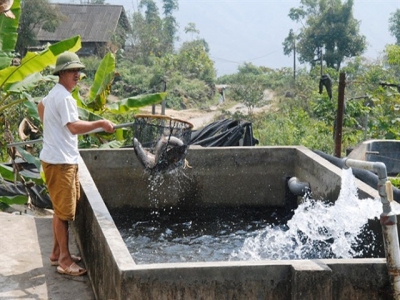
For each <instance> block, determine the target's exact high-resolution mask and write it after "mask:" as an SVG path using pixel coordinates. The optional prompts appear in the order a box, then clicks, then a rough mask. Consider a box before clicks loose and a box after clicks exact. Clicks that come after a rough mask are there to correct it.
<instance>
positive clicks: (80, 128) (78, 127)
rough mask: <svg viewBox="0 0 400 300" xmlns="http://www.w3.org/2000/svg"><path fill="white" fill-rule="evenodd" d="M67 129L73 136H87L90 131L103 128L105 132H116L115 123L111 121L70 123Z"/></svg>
mask: <svg viewBox="0 0 400 300" xmlns="http://www.w3.org/2000/svg"><path fill="white" fill-rule="evenodd" d="M67 127H68V129H69V131H70V132H71V133H72V134H85V133H87V132H89V131H92V130H95V129H98V128H103V130H104V131H105V132H114V131H115V128H114V123H113V122H111V121H109V120H98V121H83V120H78V121H76V122H72V123H68V124H67Z"/></svg>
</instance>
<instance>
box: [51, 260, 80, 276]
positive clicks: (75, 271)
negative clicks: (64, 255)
mask: <svg viewBox="0 0 400 300" xmlns="http://www.w3.org/2000/svg"><path fill="white" fill-rule="evenodd" d="M57 272H58V273H60V274H66V275H71V276H81V275H83V274H85V273H86V269H84V268H81V267H80V266H78V265H77V264H76V263H72V264H71V265H70V266H69V267H67V268H65V269H63V268H62V267H61V266H58V267H57Z"/></svg>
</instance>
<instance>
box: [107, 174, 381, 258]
mask: <svg viewBox="0 0 400 300" xmlns="http://www.w3.org/2000/svg"><path fill="white" fill-rule="evenodd" d="M342 172H343V173H342V186H341V190H340V195H339V198H338V199H337V201H336V202H335V203H334V204H332V203H327V202H325V201H316V200H313V199H304V201H303V203H302V204H300V205H299V206H298V208H297V209H296V210H295V211H294V214H293V216H292V217H291V219H290V220H288V218H289V217H290V216H291V215H292V214H290V215H287V216H283V215H282V214H281V213H280V212H279V211H276V210H274V209H267V208H266V209H265V210H260V209H254V210H251V209H249V208H247V209H242V208H237V210H235V211H229V212H227V211H226V208H225V209H224V208H221V209H220V210H218V209H217V208H213V209H212V210H211V211H207V210H205V209H202V211H201V212H199V211H196V210H194V211H190V210H189V211H185V212H184V213H182V212H181V211H179V208H177V209H175V208H172V207H171V208H169V209H164V208H163V209H161V208H160V209H156V210H154V211H153V212H152V213H150V214H149V213H148V211H144V212H138V210H137V209H135V210H134V211H133V212H128V211H125V210H124V212H123V213H122V214H121V212H118V211H115V214H113V213H112V215H113V219H114V220H115V222H116V224H117V226H118V228H119V230H120V233H121V236H122V237H123V239H124V241H125V243H126V245H127V247H128V249H129V251H130V253H131V255H132V257H133V258H134V260H135V262H136V263H138V264H143V263H165V262H169V263H171V262H196V261H227V260H231V261H237V260H241V261H243V260H268V259H272V260H284V259H314V258H353V257H377V256H376V255H380V254H377V253H376V251H375V250H376V249H374V247H375V248H379V246H382V241H377V240H376V235H375V233H374V232H373V230H372V229H369V227H368V220H370V219H375V218H379V216H380V214H381V212H382V203H381V201H380V199H364V200H359V199H358V195H357V187H356V183H355V180H354V176H353V174H352V171H351V169H348V170H343V171H342ZM178 182H179V180H178ZM162 184H165V182H164V179H163V177H153V178H149V188H150V192H149V199H150V200H151V201H152V202H153V204H154V205H155V206H158V204H159V203H162V202H161V201H163V200H162V199H163V198H164V197H167V196H168V195H160V193H159V187H160V186H161V185H162ZM180 184H181V183H178V184H177V186H176V188H177V189H179V188H180ZM174 191H175V189H174ZM176 191H177V190H176ZM371 253H372V256H370V255H371Z"/></svg>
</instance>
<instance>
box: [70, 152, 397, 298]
mask: <svg viewBox="0 0 400 300" xmlns="http://www.w3.org/2000/svg"><path fill="white" fill-rule="evenodd" d="M81 155H82V158H83V161H82V162H80V165H79V175H80V178H81V187H82V199H81V201H80V204H79V206H78V214H77V218H76V221H75V223H74V225H75V226H74V229H75V232H76V236H77V239H78V244H79V246H80V249H81V252H82V255H83V258H84V261H85V264H86V267H87V269H88V275H89V276H90V279H91V281H92V285H93V290H94V292H95V294H96V297H97V299H124V300H126V299H143V300H146V299H157V300H159V299H168V300H169V299H171V300H172V299H173V300H175V299H246V300H249V299H327V300H329V299H335V300H336V299H337V300H339V299H371V300H372V299H391V298H390V282H389V277H388V275H387V268H386V263H385V259H354V260H339V259H336V260H303V261H269V260H268V261H242V262H237V261H236V262H209V263H186V264H184V263H166V264H148V265H136V264H135V262H134V260H133V259H132V257H131V255H130V253H129V251H128V249H127V248H126V246H125V243H124V241H123V239H122V237H121V236H120V234H119V232H118V229H117V228H116V226H115V224H114V222H113V220H112V217H111V216H110V214H109V212H108V209H107V206H108V207H121V206H126V205H130V206H135V207H151V206H152V205H153V204H152V202H151V201H149V199H148V196H149V190H148V189H149V187H148V179H147V177H146V176H144V175H143V173H142V168H141V166H140V165H139V163H138V161H137V159H136V157H135V155H134V154H133V150H131V149H118V150H85V151H82V152H81ZM187 158H188V161H189V163H190V165H192V169H188V170H186V171H185V173H186V175H187V176H184V177H185V178H186V177H187V178H186V180H189V182H190V183H191V184H193V186H192V187H185V189H184V190H185V192H182V193H177V192H175V191H171V190H169V189H168V184H167V186H166V187H165V189H166V190H165V191H163V193H160V195H164V196H163V197H164V198H163V201H164V202H163V203H164V204H165V205H167V204H168V205H180V204H182V203H184V200H185V199H184V198H185V197H186V196H185V193H186V192H187V191H189V192H188V193H189V194H188V195H190V196H194V197H195V200H191V201H192V202H191V203H195V204H196V205H198V206H202V205H203V206H210V205H221V206H223V205H244V206H245V205H255V206H283V205H284V193H285V187H284V183H285V180H286V178H287V177H291V176H296V177H298V178H299V179H300V180H301V181H307V182H309V183H310V185H311V187H312V189H313V193H314V192H315V194H317V195H318V196H320V197H321V198H322V199H328V198H327V197H329V199H331V200H332V201H333V200H335V199H337V195H338V193H339V189H340V172H341V171H340V170H339V169H338V168H336V167H335V166H333V165H331V164H329V163H327V161H325V160H324V159H322V158H321V157H319V156H318V155H316V154H314V153H313V152H312V151H310V150H308V149H306V148H304V147H251V148H246V147H238V148H193V149H192V148H190V150H189V155H188V157H187ZM172 179H173V178H170V179H167V180H172ZM171 182H172V181H171ZM180 182H181V181H180ZM167 183H168V181H167ZM357 184H358V187H359V192H360V193H361V194H363V195H367V196H369V197H377V196H378V194H377V191H376V190H374V189H371V188H370V187H369V186H367V185H365V184H363V183H362V182H359V181H357ZM338 185H339V187H338ZM163 188H164V187H163ZM324 190H326V195H324ZM164 192H165V193H166V194H165V193H164ZM165 195H167V196H165ZM182 197H183V198H182ZM189 208H190V206H186V209H189Z"/></svg>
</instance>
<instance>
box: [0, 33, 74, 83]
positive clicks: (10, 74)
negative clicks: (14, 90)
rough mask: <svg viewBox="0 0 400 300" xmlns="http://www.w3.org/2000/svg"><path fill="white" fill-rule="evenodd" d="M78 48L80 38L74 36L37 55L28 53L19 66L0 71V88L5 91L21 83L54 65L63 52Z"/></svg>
mask: <svg viewBox="0 0 400 300" xmlns="http://www.w3.org/2000/svg"><path fill="white" fill-rule="evenodd" d="M80 48H81V37H80V36H75V37H72V38H70V39H67V40H63V41H61V42H58V43H55V44H53V45H51V46H49V47H48V48H47V49H45V50H43V51H41V52H39V53H35V52H28V53H27V54H26V56H25V57H24V58H23V59H22V61H21V65H19V66H10V67H7V68H5V69H3V70H0V88H3V90H4V91H7V90H8V89H9V88H10V87H11V86H12V84H13V83H15V82H19V81H22V80H23V79H24V78H25V77H27V76H28V75H31V74H32V73H35V72H40V71H42V70H43V69H44V68H46V67H47V66H49V65H53V64H55V62H56V59H57V56H58V55H59V54H61V53H63V52H64V51H72V52H75V51H77V50H79V49H80Z"/></svg>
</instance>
